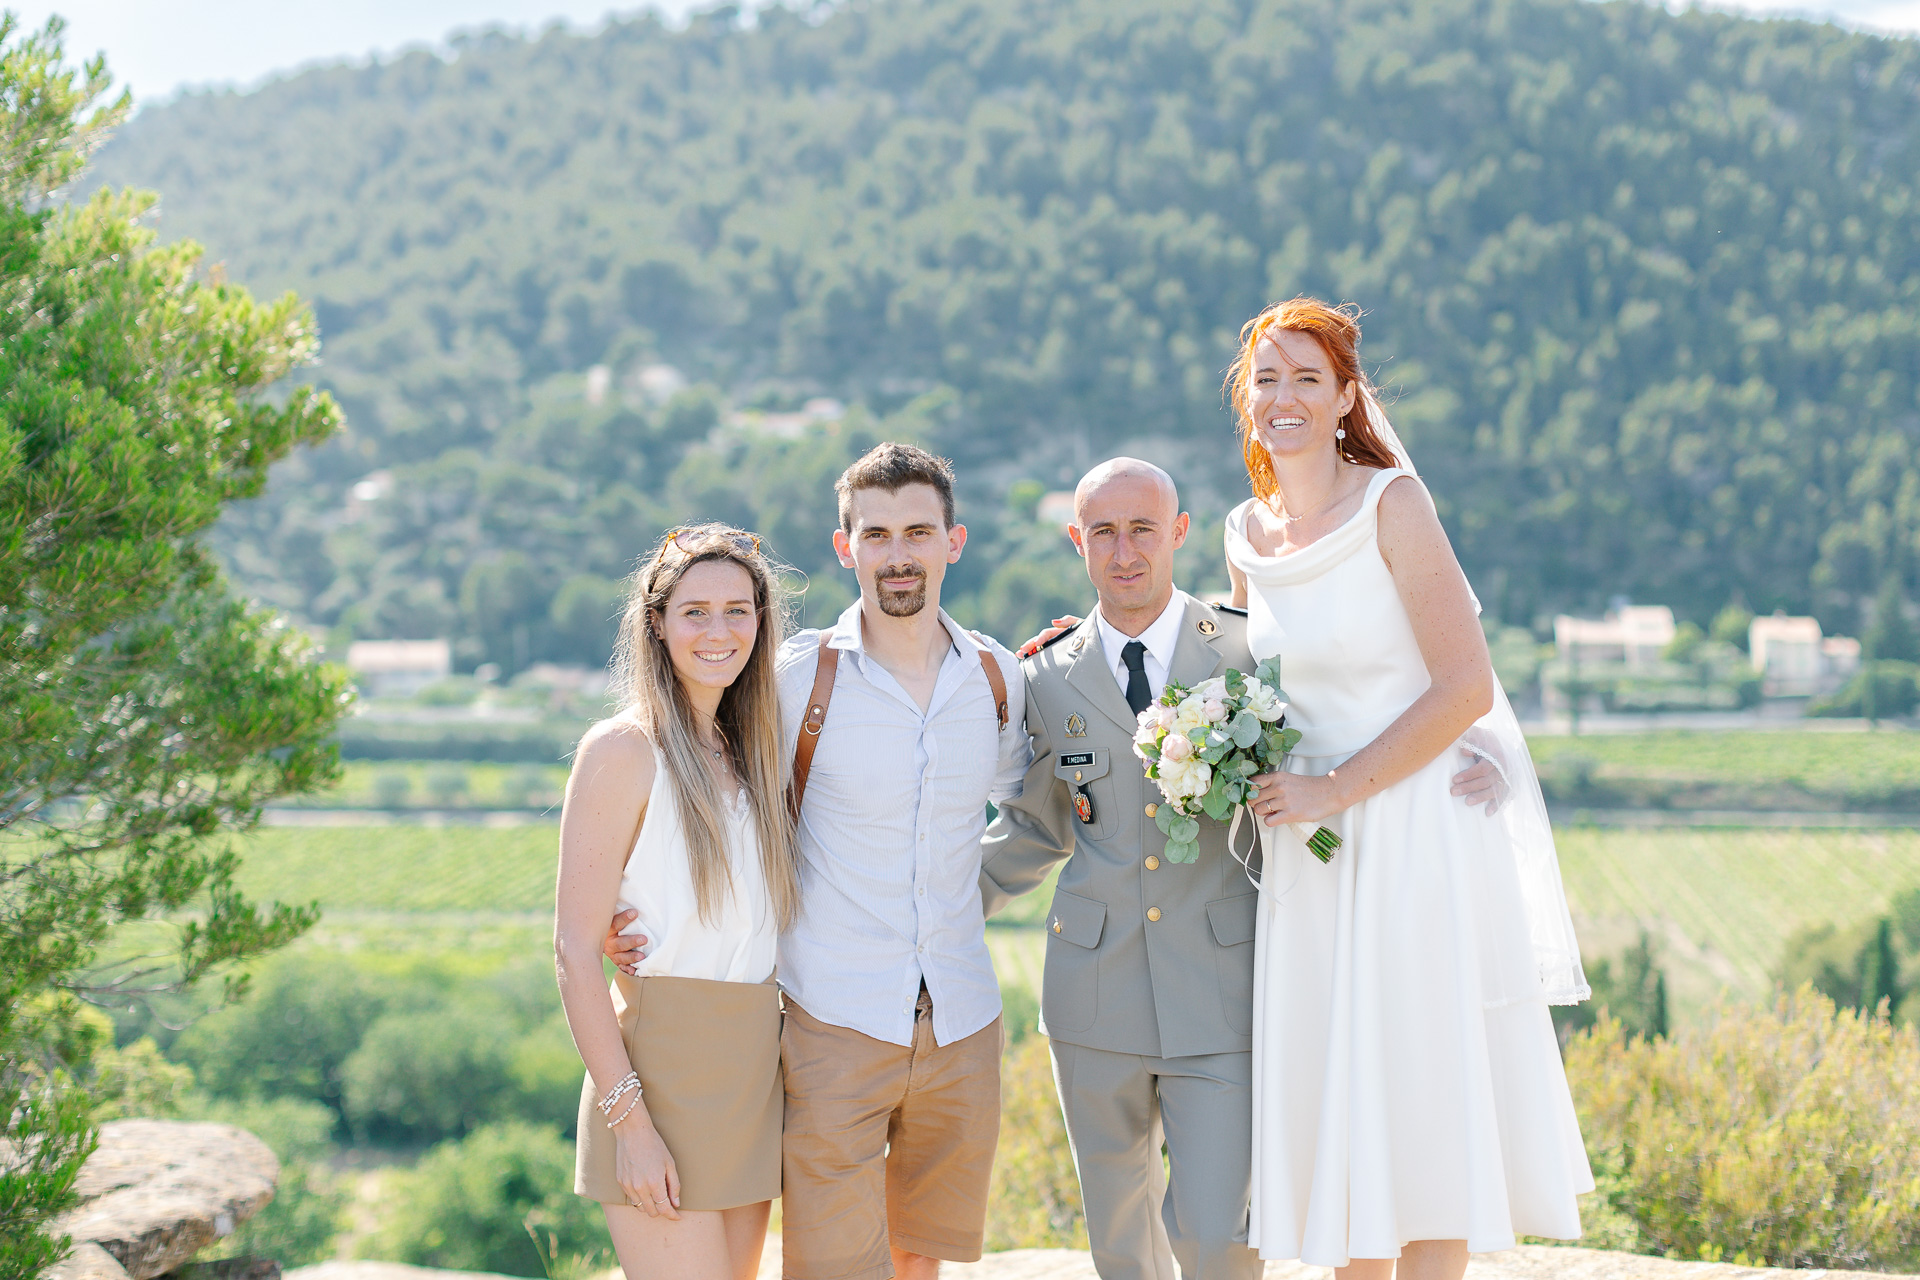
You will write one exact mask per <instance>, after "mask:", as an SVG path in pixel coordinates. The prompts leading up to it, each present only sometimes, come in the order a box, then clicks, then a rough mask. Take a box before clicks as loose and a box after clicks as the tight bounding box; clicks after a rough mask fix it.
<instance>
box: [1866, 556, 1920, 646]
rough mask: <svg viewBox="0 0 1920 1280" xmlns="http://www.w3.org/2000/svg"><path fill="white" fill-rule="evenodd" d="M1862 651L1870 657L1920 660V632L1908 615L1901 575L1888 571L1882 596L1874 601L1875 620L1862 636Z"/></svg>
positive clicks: (1881, 589)
mask: <svg viewBox="0 0 1920 1280" xmlns="http://www.w3.org/2000/svg"><path fill="white" fill-rule="evenodd" d="M1861 645H1862V652H1863V653H1864V654H1865V655H1866V656H1867V657H1869V658H1872V659H1875V660H1877V661H1881V662H1886V661H1893V662H1906V663H1920V631H1916V630H1915V629H1914V625H1913V621H1912V619H1910V618H1908V617H1907V601H1906V596H1905V594H1904V593H1903V592H1902V591H1901V589H1900V578H1899V576H1898V575H1896V574H1888V575H1887V580H1886V583H1885V585H1884V586H1882V587H1881V588H1880V595H1879V596H1878V598H1876V599H1875V600H1874V602H1873V622H1872V625H1870V626H1869V627H1868V628H1867V633H1866V635H1864V636H1862V637H1861Z"/></svg>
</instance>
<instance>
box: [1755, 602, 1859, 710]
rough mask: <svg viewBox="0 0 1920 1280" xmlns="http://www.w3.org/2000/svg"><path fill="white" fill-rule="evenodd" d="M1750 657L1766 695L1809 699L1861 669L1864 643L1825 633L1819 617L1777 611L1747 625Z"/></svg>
mask: <svg viewBox="0 0 1920 1280" xmlns="http://www.w3.org/2000/svg"><path fill="white" fill-rule="evenodd" d="M1747 656H1748V657H1749V658H1751V659H1752V661H1753V669H1754V670H1755V671H1758V672H1759V673H1760V677H1761V685H1760V687H1761V690H1762V691H1763V692H1764V693H1766V694H1767V695H1768V696H1770V697H1776V698H1791V697H1806V696H1808V695H1811V694H1815V693H1820V692H1822V691H1823V690H1826V689H1830V688H1833V687H1834V686H1835V685H1837V684H1839V683H1840V682H1841V681H1843V680H1845V679H1846V678H1847V677H1848V676H1850V675H1852V674H1853V673H1854V672H1856V671H1858V670H1859V669H1860V642H1859V641H1858V640H1855V639H1853V638H1852V637H1850V636H1823V635H1821V634H1820V622H1819V620H1818V619H1817V618H1790V617H1788V616H1787V615H1786V614H1784V613H1776V614H1774V615H1772V616H1771V617H1766V618H1755V619H1754V620H1753V622H1752V623H1751V624H1749V625H1748V627H1747Z"/></svg>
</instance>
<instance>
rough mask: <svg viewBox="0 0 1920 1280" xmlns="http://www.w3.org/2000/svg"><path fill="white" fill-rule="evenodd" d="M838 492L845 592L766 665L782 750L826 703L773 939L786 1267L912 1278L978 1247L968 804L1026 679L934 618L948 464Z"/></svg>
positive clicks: (1000, 772)
mask: <svg viewBox="0 0 1920 1280" xmlns="http://www.w3.org/2000/svg"><path fill="white" fill-rule="evenodd" d="M835 487H836V489H837V491H838V492H839V495H840V525H841V527H840V529H839V530H837V531H836V532H835V533H834V549H835V551H836V552H837V553H838V555H839V557H840V563H841V564H842V565H844V566H846V567H847V568H849V569H852V570H853V571H854V572H855V573H856V574H857V575H858V577H859V582H860V599H859V600H857V601H856V602H855V603H854V604H853V605H851V606H850V607H849V608H848V609H847V611H846V612H845V613H843V614H842V615H841V616H840V619H839V621H838V623H837V624H836V625H835V626H834V627H833V628H832V629H831V630H830V631H827V632H824V633H823V632H820V631H803V632H801V633H800V634H799V635H797V636H795V637H793V639H791V640H789V641H788V642H787V643H786V644H785V645H783V646H782V647H781V651H780V660H779V663H778V664H777V668H776V670H777V674H778V679H779V682H780V695H781V704H782V712H783V718H784V720H785V722H786V724H787V725H788V729H789V733H790V734H791V735H792V737H791V738H790V742H795V741H797V740H798V738H799V735H800V734H802V733H804V732H806V731H807V730H806V724H807V722H808V719H809V716H810V715H811V714H813V712H814V708H816V707H819V706H821V705H824V706H825V715H824V725H823V726H822V727H821V728H820V729H819V731H818V733H817V741H816V743H815V746H814V754H813V757H812V760H811V762H810V768H809V769H808V772H807V776H806V784H805V790H804V799H803V801H802V804H801V808H800V823H799V848H800V857H801V868H800V880H801V915H800V918H799V919H798V920H797V921H796V922H795V923H794V925H793V927H792V928H791V929H790V930H789V931H788V932H787V933H786V934H785V935H784V936H783V937H782V938H781V941H780V982H781V986H782V988H783V989H784V991H785V993H786V997H787V1006H786V1008H787V1018H786V1029H785V1032H784V1034H783V1037H782V1060H783V1062H784V1064H785V1068H786V1088H787V1116H786V1134H785V1143H784V1148H785V1184H784V1189H783V1204H782V1228H781V1232H782V1249H783V1259H784V1262H783V1265H784V1268H785V1273H786V1275H787V1276H788V1277H790V1278H791V1280H883V1278H884V1277H886V1276H888V1275H897V1276H902V1277H907V1278H908V1280H931V1277H932V1276H934V1275H935V1273H936V1272H937V1271H938V1268H939V1261H940V1260H941V1259H946V1260H950V1261H954V1262H971V1261H974V1260H976V1259H978V1258H979V1256H980V1248H981V1243H982V1239H983V1236H984V1232H985V1223H986V1202H987V1183H988V1176H989V1174H990V1172H991V1170H992V1165H993V1151H994V1146H995V1143H996V1140H997V1138H998V1136H999V1125H1000V1050H1001V1026H1000V989H999V986H998V984H997V983H996V982H995V980H994V974H993V963H992V961H991V959H990V958H989V956H988V953H987V945H986V926H985V919H984V916H983V914H982V909H981V901H980V893H979V888H978V878H979V873H980V837H981V834H982V833H983V832H984V831H985V829H986V806H987V802H988V801H989V800H992V801H995V802H999V801H1004V800H1006V799H1007V798H1009V797H1010V796H1012V795H1014V794H1015V793H1017V792H1018V791H1019V789H1020V785H1021V780H1022V778H1023V777H1024V775H1025V773H1026V769H1027V764H1028V761H1029V759H1030V747H1029V743H1028V739H1027V734H1026V732H1025V730H1024V729H1023V728H1022V718H1023V713H1024V688H1023V686H1022V682H1021V679H1020V672H1019V668H1018V665H1017V664H1016V661H1015V659H1014V657H1013V655H1012V654H1011V653H1010V652H1008V651H1007V650H1006V649H1004V648H1002V647H1001V646H1000V645H998V644H996V643H994V642H993V641H992V640H989V639H985V638H983V637H978V636H976V635H974V634H973V633H972V632H969V631H966V630H965V629H963V628H961V627H960V626H958V625H957V624H956V623H954V621H953V620H952V619H951V618H950V617H948V616H947V614H946V613H945V612H944V611H943V610H941V608H940V585H941V581H942V579H943V577H944V576H945V573H946V567H947V566H948V565H949V564H952V563H953V562H955V561H957V560H958V559H959V558H960V553H961V549H962V548H963V547H964V546H965V545H966V529H965V528H964V527H963V526H961V525H959V524H957V523H955V521H954V511H953V473H952V470H951V468H950V467H949V466H948V464H947V463H946V462H945V461H944V460H942V459H939V458H935V457H933V456H932V455H930V454H928V453H926V452H924V451H922V450H920V449H915V448H912V447H911V446H907V445H899V444H883V445H880V446H878V447H876V448H875V449H873V450H872V451H871V452H869V453H868V454H867V455H866V456H865V457H863V458H861V459H860V460H859V461H858V462H856V463H854V465H853V466H851V467H849V468H848V469H847V472H846V474H845V475H843V476H842V477H841V478H840V481H839V483H838V485H836V486H835ZM823 641H824V645H825V648H826V649H828V650H831V651H832V657H831V658H830V659H828V661H829V662H830V663H831V664H832V665H831V671H830V676H829V679H830V684H829V686H828V687H829V688H830V689H831V695H830V697H829V698H826V699H819V698H812V697H810V694H811V691H812V690H813V689H814V685H815V679H816V675H817V674H818V673H820V672H821V671H823V670H825V669H826V668H825V667H823V660H822V643H823ZM983 660H984V661H983ZM985 663H992V664H993V667H994V669H995V670H996V671H997V672H998V675H999V679H998V683H999V685H1000V686H1001V688H1002V689H1004V690H1005V693H1004V699H1005V701H1004V705H1003V704H1002V702H1001V697H1000V696H997V695H996V693H995V690H994V687H993V686H994V684H995V683H996V681H995V680H994V679H993V678H992V677H991V676H990V675H989V674H988V669H987V667H986V665H985Z"/></svg>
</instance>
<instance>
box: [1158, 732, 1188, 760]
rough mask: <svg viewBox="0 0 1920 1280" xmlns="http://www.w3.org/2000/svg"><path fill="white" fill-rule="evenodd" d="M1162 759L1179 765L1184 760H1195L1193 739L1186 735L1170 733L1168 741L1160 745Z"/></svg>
mask: <svg viewBox="0 0 1920 1280" xmlns="http://www.w3.org/2000/svg"><path fill="white" fill-rule="evenodd" d="M1160 758H1161V759H1162V760H1171V761H1173V762H1174V763H1175V764H1179V763H1180V762H1181V761H1182V760H1190V759H1192V758H1193V739H1191V738H1189V737H1187V736H1186V735H1185V734H1184V733H1170V734H1168V735H1167V740H1166V741H1165V742H1163V743H1161V744H1160Z"/></svg>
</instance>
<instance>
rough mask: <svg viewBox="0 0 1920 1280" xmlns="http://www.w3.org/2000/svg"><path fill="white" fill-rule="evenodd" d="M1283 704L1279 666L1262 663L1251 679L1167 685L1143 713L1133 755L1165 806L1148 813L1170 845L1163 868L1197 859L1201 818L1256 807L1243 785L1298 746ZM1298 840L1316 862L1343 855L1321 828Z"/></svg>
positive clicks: (1234, 674) (1237, 676) (1221, 817)
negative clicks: (1143, 766) (1248, 805)
mask: <svg viewBox="0 0 1920 1280" xmlns="http://www.w3.org/2000/svg"><path fill="white" fill-rule="evenodd" d="M1286 697H1287V695H1286V694H1285V693H1284V692H1283V691H1282V690H1281V688H1280V660H1279V659H1278V658H1267V659H1265V660H1263V661H1262V662H1261V663H1260V664H1259V665H1258V666H1257V667H1255V668H1254V673H1253V674H1252V675H1250V676H1248V675H1242V674H1241V673H1240V672H1238V671H1232V670H1229V671H1228V672H1227V674H1226V675H1224V676H1215V677H1214V678H1213V679H1211V680H1203V681H1201V682H1200V683H1199V684H1197V685H1195V686H1194V687H1193V688H1191V689H1189V688H1187V687H1186V686H1185V685H1182V684H1179V683H1177V682H1175V681H1171V680H1170V681H1168V682H1167V689H1166V692H1165V693H1163V694H1161V695H1160V701H1159V702H1157V703H1155V704H1154V705H1153V706H1150V707H1148V708H1147V709H1146V710H1144V711H1142V712H1141V713H1140V726H1139V728H1138V729H1137V730H1136V731H1135V732H1134V735H1133V753H1134V754H1135V755H1137V756H1139V757H1140V759H1141V760H1142V761H1144V762H1145V763H1146V766H1147V776H1148V777H1149V778H1152V779H1153V780H1154V781H1155V782H1156V783H1158V784H1159V786H1160V794H1161V795H1163V796H1165V797H1166V798H1167V802H1166V803H1165V804H1162V805H1149V806H1147V812H1148V813H1149V814H1151V815H1152V817H1153V820H1154V822H1155V823H1156V824H1158V826H1159V827H1160V830H1161V832H1162V833H1164V834H1165V835H1166V837H1167V861H1169V862H1192V861H1193V860H1194V859H1195V858H1198V857H1199V856H1200V823H1199V818H1200V815H1201V814H1205V815H1206V816H1207V817H1209V818H1212V819H1214V820H1215V821H1216V822H1220V821H1225V820H1226V817H1227V815H1228V814H1230V813H1232V812H1233V810H1234V807H1235V806H1236V805H1242V804H1246V803H1248V802H1249V801H1251V800H1252V799H1253V783H1252V782H1250V781H1248V779H1250V778H1252V777H1253V776H1254V775H1255V774H1258V773H1272V772H1274V771H1276V770H1277V769H1279V767H1280V762H1281V760H1282V759H1283V758H1285V756H1286V754H1287V752H1289V751H1291V750H1293V747H1294V744H1296V743H1298V742H1299V741H1300V731H1299V730H1298V729H1289V728H1288V727H1287V720H1286V716H1287V702H1286ZM1294 826H1295V829H1296V830H1299V826H1300V824H1297V823H1296V824H1294ZM1300 834H1301V838H1302V839H1303V840H1305V841H1306V844H1307V848H1308V849H1310V850H1311V851H1312V852H1313V856H1314V857H1316V858H1318V859H1320V861H1321V862H1326V861H1327V860H1328V859H1330V858H1332V857H1333V851H1334V850H1335V849H1337V848H1339V847H1340V837H1339V836H1337V835H1335V834H1334V833H1333V832H1331V831H1329V830H1327V828H1325V827H1320V828H1318V829H1316V830H1315V831H1314V832H1313V833H1312V834H1311V835H1308V834H1307V833H1305V832H1304V831H1302V832H1300Z"/></svg>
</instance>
